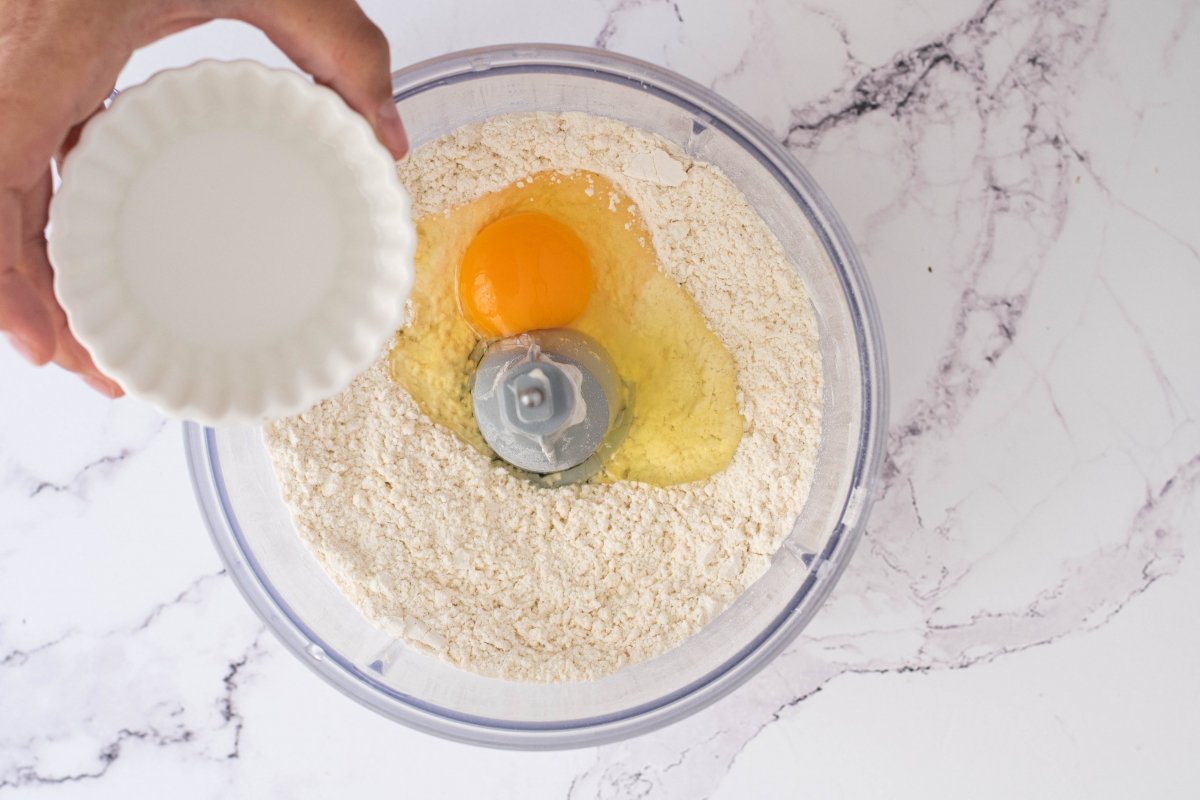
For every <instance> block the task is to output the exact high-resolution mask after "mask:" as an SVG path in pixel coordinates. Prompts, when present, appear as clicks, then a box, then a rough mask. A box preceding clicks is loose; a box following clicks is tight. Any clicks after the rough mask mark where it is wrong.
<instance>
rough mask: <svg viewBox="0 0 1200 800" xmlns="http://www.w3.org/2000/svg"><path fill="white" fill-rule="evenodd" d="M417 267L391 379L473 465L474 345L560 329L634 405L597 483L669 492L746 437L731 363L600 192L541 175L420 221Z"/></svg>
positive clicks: (641, 229) (715, 466)
mask: <svg viewBox="0 0 1200 800" xmlns="http://www.w3.org/2000/svg"><path fill="white" fill-rule="evenodd" d="M678 257H680V256H679V255H676V258H678ZM416 266H417V281H416V285H415V286H414V287H413V292H412V300H411V302H412V319H411V322H410V323H409V325H407V326H406V327H405V328H404V329H402V330H401V331H400V332H399V334H398V335H397V337H396V341H395V343H394V345H393V347H392V352H391V358H390V371H391V376H392V379H393V380H395V381H396V382H397V383H399V384H400V385H401V386H403V387H404V389H405V390H406V391H407V392H408V393H409V394H410V395H411V396H412V397H413V399H414V400H416V402H417V404H418V406H420V408H421V410H422V411H423V412H424V413H425V414H427V415H428V416H429V417H430V418H431V419H432V420H433V421H434V422H436V423H437V424H438V425H441V426H442V427H444V428H445V429H447V430H449V431H451V432H453V433H454V435H455V436H457V437H458V438H459V439H461V440H462V441H463V442H466V443H467V444H469V445H470V446H472V447H475V448H476V449H478V450H479V451H480V452H481V453H483V454H485V455H489V454H490V452H491V451H490V450H489V448H488V446H487V444H486V443H485V442H484V441H483V437H482V436H480V434H479V428H478V426H477V425H476V424H475V416H474V413H473V411H472V406H471V375H472V373H473V370H474V367H475V362H474V360H473V354H474V353H477V352H478V345H479V341H480V339H490V338H494V337H496V336H509V335H516V334H519V333H523V332H525V331H529V330H539V329H543V328H551V327H564V328H568V329H571V330H577V331H580V332H581V333H585V334H587V335H588V336H591V337H592V338H593V339H595V340H596V341H598V342H599V343H600V344H601V346H603V347H604V350H605V351H606V352H607V353H608V355H609V356H610V357H611V359H612V362H613V366H614V367H616V371H617V374H618V375H619V376H620V378H621V381H622V382H623V383H624V384H625V385H626V386H628V387H629V388H630V390H631V395H632V398H633V399H632V403H631V409H632V412H633V413H632V421H631V423H630V426H629V429H628V433H627V434H626V436H625V439H624V440H623V442H622V443H621V445H620V446H619V447H618V448H617V449H616V452H615V453H613V454H612V456H611V458H610V459H609V460H608V461H607V462H606V464H605V466H604V470H603V471H602V472H601V474H599V475H597V476H595V477H594V478H592V481H593V482H595V483H610V482H613V481H620V480H631V481H641V482H644V483H651V484H654V485H656V486H673V485H676V484H680V483H688V482H689V481H697V480H703V479H704V478H707V477H708V476H709V475H713V474H715V473H717V472H720V471H721V470H722V469H724V468H725V466H726V465H727V464H728V463H729V460H730V459H731V458H733V453H734V451H735V450H736V449H737V446H738V442H739V441H741V437H742V431H743V428H744V422H743V420H742V416H741V413H740V410H739V408H738V402H737V372H736V369H735V366H734V362H733V356H731V355H730V353H729V351H728V350H727V349H726V348H725V345H724V344H723V343H722V342H721V340H720V339H718V338H717V336H716V335H715V334H714V333H713V332H712V331H711V330H710V329H709V327H708V324H707V322H706V321H705V318H704V315H703V314H702V313H701V312H700V309H699V308H697V306H696V303H695V301H694V300H692V297H691V295H689V294H688V293H687V291H686V290H685V289H684V288H683V287H682V286H680V285H679V284H678V283H677V282H676V281H674V280H673V279H671V278H670V277H668V276H667V275H666V274H664V273H663V272H662V271H660V269H659V264H658V254H657V252H656V251H655V248H654V242H653V236H652V235H651V233H650V231H649V230H648V229H647V228H646V225H645V224H644V222H643V220H642V217H641V215H640V214H639V213H638V210H637V207H636V206H635V205H634V203H633V201H632V200H631V199H630V198H629V197H628V196H626V195H625V194H624V193H623V192H622V191H621V189H620V188H619V187H618V186H616V185H615V184H614V183H613V182H612V181H610V180H609V179H608V178H605V177H604V176H602V175H598V174H596V173H594V172H587V171H584V170H576V171H574V172H571V173H563V172H553V171H547V172H539V173H537V174H535V175H532V176H529V177H527V178H524V179H523V180H520V181H518V182H516V183H514V184H511V185H509V186H506V187H504V188H502V189H500V190H499V191H496V192H493V193H491V194H486V195H483V196H481V197H479V198H477V199H475V200H473V201H471V202H469V203H466V204H464V205H461V206H457V207H455V208H451V209H448V210H446V211H445V212H435V213H432V214H427V215H425V216H423V217H421V218H420V219H418V220H417V255H416Z"/></svg>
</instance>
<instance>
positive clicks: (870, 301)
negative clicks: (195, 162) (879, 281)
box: [183, 43, 888, 750]
mask: <svg viewBox="0 0 1200 800" xmlns="http://www.w3.org/2000/svg"><path fill="white" fill-rule="evenodd" d="M504 72H555V73H565V74H577V75H579V76H580V77H587V78H592V79H600V80H608V81H613V82H617V83H622V84H627V85H632V86H636V87H637V88H638V89H639V90H641V91H645V92H649V93H651V94H654V95H656V96H658V97H659V98H661V99H663V100H667V101H669V102H671V103H674V104H675V105H678V106H681V107H683V108H686V109H688V110H689V111H690V112H691V113H693V114H695V115H696V116H697V117H698V118H701V119H704V120H705V121H706V123H707V124H709V125H710V126H712V127H715V128H717V129H718V130H720V131H721V132H722V133H724V134H725V135H727V136H730V137H731V138H733V139H735V140H737V141H739V142H740V143H741V144H742V145H743V146H744V147H745V148H746V150H747V151H748V152H750V153H752V154H753V155H755V156H756V158H758V160H759V161H760V163H761V164H762V165H763V167H764V168H765V169H767V170H768V171H769V172H770V173H771V174H772V175H773V176H774V177H775V179H776V180H777V181H779V182H780V184H781V185H782V186H783V187H784V188H785V189H786V190H787V191H788V193H789V194H790V195H791V196H792V197H793V199H794V200H795V201H796V202H797V204H798V205H800V206H801V208H802V210H803V211H804V213H805V215H806V216H807V217H808V218H809V220H810V222H811V224H812V226H813V230H814V232H815V234H816V235H817V237H818V239H819V240H820V241H821V244H822V246H823V247H824V248H825V249H826V252H827V253H828V255H829V257H830V260H831V262H832V263H833V266H834V271H835V272H836V273H837V275H838V278H839V280H840V282H841V284H842V289H843V294H844V297H845V300H846V302H847V304H848V306H849V308H850V314H851V317H852V319H853V321H854V328H855V331H854V332H855V338H856V345H857V350H858V353H859V367H860V380H861V386H862V388H861V392H862V398H861V400H862V417H863V424H862V425H861V431H860V433H859V437H858V442H857V447H856V452H855V459H854V473H853V476H852V479H851V483H850V486H849V489H848V491H847V492H846V495H845V497H844V500H843V503H842V508H841V511H840V514H839V515H838V523H837V524H836V525H835V526H834V529H833V531H832V533H831V534H830V536H829V538H828V540H827V541H826V542H825V544H824V545H823V547H822V549H821V551H820V552H819V553H818V554H817V555H816V556H815V557H814V560H813V562H812V563H811V564H810V569H809V573H808V575H807V576H806V578H805V580H804V581H803V582H802V584H801V586H800V588H799V589H798V590H797V592H796V594H795V595H794V596H793V597H792V599H791V600H790V601H789V602H788V604H787V606H786V607H785V608H784V609H783V610H782V611H781V612H780V613H779V614H778V615H776V617H775V619H774V620H773V621H772V624H771V625H769V626H768V627H767V628H766V629H764V630H763V631H762V632H761V633H760V634H759V635H758V636H757V637H756V638H755V639H754V640H753V641H752V642H750V643H749V644H747V645H746V646H745V647H743V648H742V649H741V650H740V651H739V652H738V653H737V654H735V655H734V656H732V657H731V658H730V659H728V660H727V661H726V662H725V663H723V664H722V665H721V666H719V667H718V668H716V669H714V670H713V671H711V672H710V673H708V674H707V675H705V676H703V677H702V678H700V679H697V680H696V681H694V682H692V683H691V684H689V685H687V686H684V687H681V688H679V689H677V690H676V691H674V692H672V693H670V694H668V695H665V696H664V697H663V698H659V699H658V700H656V701H654V702H652V703H647V704H643V705H642V706H639V707H634V708H631V709H625V710H623V711H621V712H618V713H615V714H611V715H608V716H606V717H594V718H587V719H576V720H564V721H557V722H551V723H524V722H512V721H504V720H495V719H486V718H480V717H472V716H469V715H463V714H461V713H458V712H452V711H449V710H448V709H440V708H438V707H436V706H432V705H430V704H426V703H423V702H422V701H420V700H419V699H417V698H415V697H411V696H407V695H404V694H402V693H399V692H396V691H395V690H393V689H390V688H388V687H386V686H384V685H382V684H381V683H379V682H378V681H376V680H374V679H372V678H371V676H369V675H367V674H366V673H364V672H363V671H362V670H361V669H358V668H357V667H355V666H354V665H353V664H350V663H349V662H348V661H347V660H346V659H344V658H342V657H341V656H340V655H339V654H337V653H336V652H327V651H326V650H325V649H324V648H322V647H321V645H320V640H319V638H318V637H316V636H315V635H313V634H312V632H311V631H309V630H308V629H307V628H306V626H305V625H304V623H303V622H301V621H299V619H298V618H297V617H295V616H294V615H293V614H291V612H290V609H289V608H288V607H287V605H286V603H284V602H283V600H282V598H280V597H278V596H277V595H276V594H275V592H274V590H273V589H272V588H271V587H270V585H269V584H268V583H267V581H266V580H265V578H263V577H262V573H261V571H260V570H259V569H258V566H257V563H256V562H255V560H254V556H253V553H252V552H251V551H249V549H248V548H246V547H245V546H244V540H243V538H242V536H241V533H240V531H239V529H238V527H237V520H236V519H235V518H234V516H233V514H232V511H231V509H230V507H229V503H228V498H227V497H226V496H225V491H224V487H223V485H222V481H221V468H220V462H219V458H218V456H217V453H216V449H215V440H214V433H215V432H214V431H213V429H211V428H204V427H202V426H200V425H198V424H195V423H185V425H184V429H183V435H184V443H185V449H186V451H187V460H188V466H189V471H190V473H191V477H192V482H193V487H194V489H195V493H196V497H197V500H198V502H199V504H200V507H201V511H202V514H203V516H204V518H205V522H206V523H207V526H208V529H209V531H210V534H211V535H212V538H213V542H214V544H215V545H216V547H217V550H218V552H219V554H220V556H221V559H222V561H224V563H225V566H226V568H227V570H228V571H229V574H230V576H231V577H232V578H233V580H234V583H235V585H236V586H237V587H238V589H239V591H240V592H241V593H242V595H243V596H244V597H245V598H246V600H247V602H249V604H250V606H251V607H252V608H253V609H254V611H255V612H256V613H257V614H258V615H259V617H260V618H261V619H262V620H263V622H264V623H265V624H266V626H267V628H269V629H270V630H271V631H272V632H273V633H274V634H275V636H276V637H277V638H278V639H279V640H280V641H281V642H282V643H283V644H284V646H285V647H287V648H288V649H289V650H291V651H292V653H294V654H295V655H296V656H297V657H298V658H299V659H300V660H301V661H303V662H304V663H305V664H307V665H308V666H309V667H310V668H311V669H312V670H313V671H314V672H316V673H317V674H318V675H319V676H320V677H321V678H322V679H324V680H325V681H326V682H327V683H329V684H330V685H332V686H333V687H334V688H336V689H338V690H339V691H340V692H342V693H343V694H345V695H346V696H348V697H350V698H351V699H353V700H355V701H357V702H358V703H360V704H362V705H364V706H366V707H368V708H370V709H372V710H374V711H376V712H378V713H381V714H383V715H384V716H386V717H389V718H391V719H394V720H396V721H398V722H401V723H404V724H406V725H408V726H410V727H412V728H415V729H417V730H421V731H424V732H427V733H431V734H434V735H437V736H440V737H442V738H446V739H451V740H455V741H459V742H464V743H469V744H476V745H486V746H490V747H499V748H507V749H531V750H532V749H566V748H573V747H585V746H595V745H599V744H605V743H610V742H615V741H619V740H622V739H626V738H629V737H631V736H637V735H641V734H644V733H647V732H649V731H652V730H655V729H658V728H661V727H663V726H666V725H669V724H671V723H673V722H677V721H679V720H681V719H683V718H684V717H687V716H690V715H691V714H693V713H695V712H697V711H699V710H700V709H702V708H704V707H706V706H708V705H710V704H712V703H714V702H716V701H717V700H719V699H720V698H722V697H724V696H725V695H727V694H729V693H730V692H732V691H733V690H734V689H736V688H737V687H739V686H741V685H742V684H743V683H745V682H746V681H747V680H749V679H750V678H751V677H752V676H753V675H755V674H756V673H757V672H758V671H759V670H761V669H762V668H763V667H765V666H766V665H767V664H768V663H770V661H771V660H772V659H773V658H774V657H775V656H776V655H778V654H779V653H780V652H782V650H783V649H784V648H785V647H786V646H787V645H788V644H789V643H790V642H791V641H792V640H793V639H795V637H796V636H797V635H798V634H799V633H800V631H801V630H802V629H803V628H804V627H805V626H806V625H807V624H808V622H809V621H810V620H811V619H812V617H813V616H814V615H815V613H816V611H817V610H818V609H819V608H820V607H821V606H822V605H823V603H824V601H825V599H826V597H827V596H828V594H829V592H830V591H831V590H832V588H833V586H834V584H836V582H837V580H838V578H839V577H840V576H841V574H842V572H843V571H844V570H845V568H846V566H847V564H848V562H849V560H850V556H851V555H852V553H853V551H854V549H855V547H856V545H857V544H858V541H859V540H860V538H861V537H862V533H863V529H864V526H865V521H866V517H867V514H868V512H869V510H870V506H871V505H872V503H873V501H874V494H875V488H876V486H877V484H878V480H879V476H880V473H881V469H882V464H883V455H884V441H885V434H886V423H887V401H888V397H887V365H886V359H885V354H884V345H883V340H882V335H881V328H882V325H881V322H880V319H879V315H878V312H877V310H876V306H875V300H874V297H873V295H872V293H871V290H870V287H869V285H868V283H867V279H866V275H865V272H864V269H863V266H862V263H861V261H860V260H859V257H858V254H857V252H856V250H855V248H854V246H853V244H852V242H851V239H850V237H849V234H848V233H847V231H846V229H845V227H844V226H843V224H842V222H841V220H840V219H839V218H838V216H837V214H836V212H834V210H833V208H832V206H831V205H830V203H829V201H828V199H827V198H826V197H825V194H824V193H823V192H822V191H821V189H820V188H819V187H818V186H817V184H816V182H815V181H814V180H813V179H812V177H811V176H810V175H809V174H808V172H807V171H806V170H805V169H804V168H803V167H802V166H801V165H800V163H799V162H798V161H797V160H796V159H795V157H794V156H792V155H791V154H790V153H789V152H788V151H787V150H786V148H784V147H783V146H782V145H781V144H780V143H779V142H778V141H776V140H775V139H774V138H773V137H772V136H771V134H770V133H769V132H768V131H767V130H766V129H765V128H764V127H763V126H762V125H760V124H759V123H758V122H756V121H754V120H753V119H751V118H750V117H749V116H748V115H747V114H746V113H745V112H743V111H741V110H740V109H738V108H736V107H735V106H733V105H732V104H731V103H730V102H729V101H727V100H724V99H723V98H721V97H720V96H718V95H717V94H716V93H714V92H713V91H712V90H710V89H708V88H706V87H704V86H702V85H700V84H698V83H696V82H694V81H692V80H690V79H687V78H684V77H683V76H681V75H678V74H676V73H674V72H672V71H670V70H667V69H665V68H663V67H659V66H657V65H654V64H651V63H648V62H645V61H642V60H640V59H636V58H632V57H630V56H625V55H620V54H616V53H610V52H607V51H603V50H597V49H593V48H588V47H577V46H571V45H561V44H538V43H526V44H508V45H495V46H489V47H481V48H474V49H469V50H462V51H457V52H453V53H448V54H446V55H442V56H438V57H435V58H432V59H428V60H425V61H421V62H419V63H416V64H413V65H412V66H409V67H406V68H403V69H400V70H397V71H396V72H394V73H392V88H393V99H394V101H395V102H397V103H399V102H401V101H402V100H404V99H405V98H407V97H410V96H413V95H415V94H419V93H420V92H423V91H426V90H428V89H431V88H435V87H437V86H442V85H447V84H451V83H456V82H460V81H463V80H471V79H472V78H474V77H478V76H480V75H481V74H488V73H504Z"/></svg>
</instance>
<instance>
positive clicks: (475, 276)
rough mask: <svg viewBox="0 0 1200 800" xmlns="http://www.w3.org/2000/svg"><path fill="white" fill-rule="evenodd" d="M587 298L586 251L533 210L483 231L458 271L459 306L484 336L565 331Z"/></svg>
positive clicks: (588, 266)
mask: <svg viewBox="0 0 1200 800" xmlns="http://www.w3.org/2000/svg"><path fill="white" fill-rule="evenodd" d="M591 296H592V265H591V261H590V259H589V258H588V252H587V248H586V247H585V246H584V244H583V242H582V241H580V240H579V237H578V236H577V235H575V232H574V231H572V230H571V229H570V228H568V227H567V226H566V225H564V224H562V223H561V222H559V221H558V220H556V219H554V218H553V217H550V216H548V215H546V214H541V213H538V212H535V211H528V212H524V213H520V214H512V215H510V216H507V217H501V218H500V219H498V220H496V221H495V222H492V223H491V224H489V225H487V226H486V227H484V228H483V230H481V231H480V232H479V233H478V234H477V235H476V236H475V238H474V239H472V240H471V244H470V245H468V246H467V251H466V253H465V254H463V259H462V264H461V265H460V266H459V269H458V303H459V308H460V309H462V313H463V316H464V317H466V319H467V321H468V322H470V323H471V325H472V326H473V327H474V328H475V329H476V330H478V331H479V332H480V333H482V334H484V335H486V336H515V335H516V334H518V333H526V332H527V331H533V330H541V329H543V328H560V327H564V326H566V325H569V324H570V323H572V322H574V321H575V320H576V319H577V318H578V317H579V316H580V315H581V314H582V313H583V312H584V309H586V308H587V304H588V300H589V299H591Z"/></svg>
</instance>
